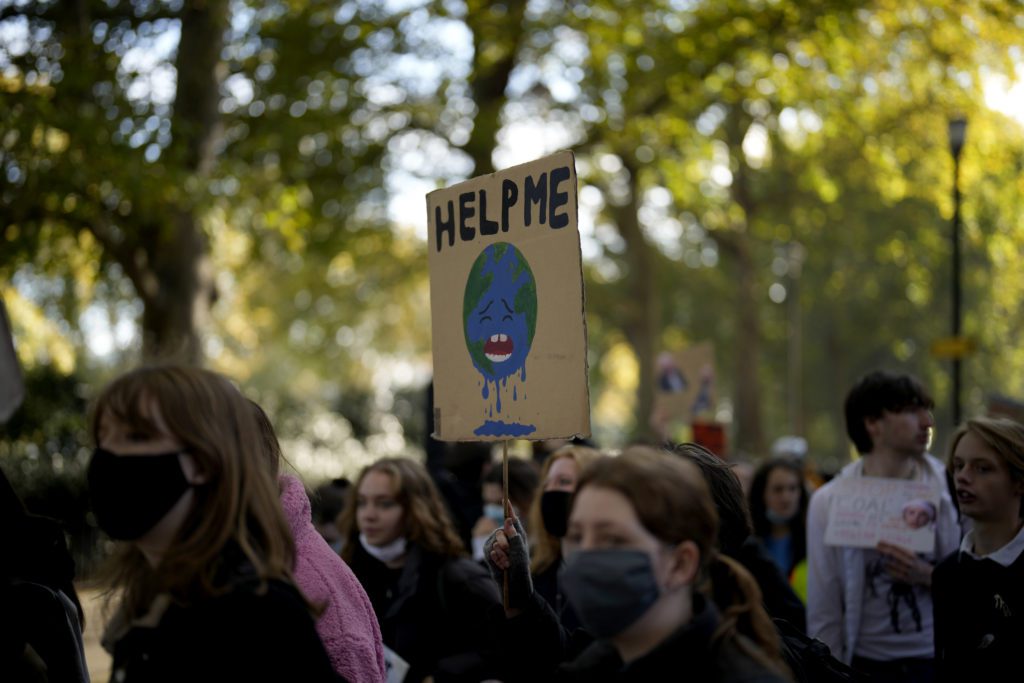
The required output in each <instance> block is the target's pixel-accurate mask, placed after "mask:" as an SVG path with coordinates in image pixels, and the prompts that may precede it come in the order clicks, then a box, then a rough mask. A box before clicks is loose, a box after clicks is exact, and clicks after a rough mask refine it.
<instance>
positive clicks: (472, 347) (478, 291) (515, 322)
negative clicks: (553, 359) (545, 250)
mask: <svg viewBox="0 0 1024 683" xmlns="http://www.w3.org/2000/svg"><path fill="white" fill-rule="evenodd" d="M462 316H463V329H464V331H465V336H466V347H467V349H468V350H469V355H470V357H471V358H472V360H473V365H474V366H475V367H476V369H477V370H479V371H480V373H481V374H482V375H483V376H484V378H486V379H487V380H489V381H497V380H500V379H502V378H504V377H508V376H509V375H511V374H512V373H514V372H516V371H522V372H523V374H524V375H525V366H526V356H527V354H529V352H530V345H531V344H532V343H533V334H534V332H535V330H536V327H537V284H536V282H535V280H534V278H533V272H532V271H531V270H530V265H529V264H528V263H527V262H526V259H525V258H523V255H522V253H521V252H520V251H519V250H518V249H516V248H515V247H514V246H512V245H511V244H508V243H506V242H497V243H495V244H492V245H490V246H488V247H487V248H485V249H484V250H483V251H482V252H480V255H479V256H478V257H477V259H476V261H475V262H474V263H473V268H472V269H471V270H470V273H469V278H468V279H467V280H466V292H465V296H464V298H463V304H462Z"/></svg>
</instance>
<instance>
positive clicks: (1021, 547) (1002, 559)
mask: <svg viewBox="0 0 1024 683" xmlns="http://www.w3.org/2000/svg"><path fill="white" fill-rule="evenodd" d="M960 552H962V553H966V554H967V555H969V556H970V557H973V558H974V559H976V560H981V559H989V560H992V561H993V562H997V563H999V564H1001V565H1002V566H1004V567H1009V566H1010V565H1011V564H1013V563H1014V562H1016V561H1017V558H1018V557H1020V554H1021V553H1022V552H1024V526H1022V527H1021V528H1020V531H1018V532H1017V535H1016V536H1014V537H1013V540H1012V541H1010V542H1009V543H1007V544H1006V545H1004V546H1003V547H1002V548H1000V549H999V550H997V551H995V552H993V553H989V554H988V555H977V554H975V552H974V530H973V529H972V530H970V531H968V532H967V535H966V536H964V540H963V541H961V542H960Z"/></svg>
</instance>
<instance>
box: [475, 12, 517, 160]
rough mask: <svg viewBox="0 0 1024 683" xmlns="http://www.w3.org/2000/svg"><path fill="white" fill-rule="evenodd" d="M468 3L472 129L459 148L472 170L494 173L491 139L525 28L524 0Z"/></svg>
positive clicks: (496, 132) (498, 124) (499, 117)
mask: <svg viewBox="0 0 1024 683" xmlns="http://www.w3.org/2000/svg"><path fill="white" fill-rule="evenodd" d="M484 4H485V6H483V7H478V8H474V7H473V6H472V5H471V6H470V8H469V12H468V13H467V15H466V19H465V21H466V24H467V25H468V26H469V29H470V31H472V33H473V70H472V72H471V74H470V77H469V87H470V91H471V92H472V93H473V102H474V103H475V104H476V116H475V117H474V118H473V131H472V132H471V133H470V135H469V140H468V141H467V142H466V144H465V145H464V146H463V148H462V149H463V151H465V152H466V154H468V155H469V156H470V157H471V158H472V159H473V174H474V175H483V174H486V173H494V170H495V169H494V160H493V158H492V154H493V152H494V147H495V141H496V139H497V135H498V131H499V130H500V129H501V111H502V109H504V107H505V102H506V101H507V98H506V97H505V89H506V88H507V87H508V79H509V76H510V75H511V73H512V69H513V68H514V67H515V65H516V56H517V55H518V53H519V47H520V45H521V44H522V40H523V37H524V35H525V30H524V26H523V17H524V14H525V12H526V3H525V2H510V3H509V2H488V3H484ZM498 7H500V8H502V9H501V11H496V8H498Z"/></svg>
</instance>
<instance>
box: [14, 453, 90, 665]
mask: <svg viewBox="0 0 1024 683" xmlns="http://www.w3.org/2000/svg"><path fill="white" fill-rule="evenodd" d="M0 548H3V550H2V551H0V679H3V680H8V679H9V680H12V681H22V680H33V681H34V680H40V681H51V682H54V681H61V682H68V683H81V682H84V681H87V680H89V675H88V671H87V667H86V662H85V652H84V650H83V643H82V627H81V626H82V625H81V616H82V610H81V605H80V604H79V602H78V596H77V595H76V593H75V588H74V584H73V583H72V581H73V579H74V577H75V565H74V562H73V561H72V559H71V555H70V554H69V553H68V550H67V545H66V544H65V541H64V531H63V529H62V528H61V526H60V525H59V524H58V523H57V522H56V521H54V520H52V519H48V518H45V517H38V516H36V515H30V514H28V513H27V512H26V511H25V508H24V507H23V506H22V504H21V500H20V499H19V498H18V496H17V494H16V493H15V492H14V488H13V487H12V486H11V485H10V482H9V481H8V480H7V477H6V476H5V475H4V474H3V472H2V471H0Z"/></svg>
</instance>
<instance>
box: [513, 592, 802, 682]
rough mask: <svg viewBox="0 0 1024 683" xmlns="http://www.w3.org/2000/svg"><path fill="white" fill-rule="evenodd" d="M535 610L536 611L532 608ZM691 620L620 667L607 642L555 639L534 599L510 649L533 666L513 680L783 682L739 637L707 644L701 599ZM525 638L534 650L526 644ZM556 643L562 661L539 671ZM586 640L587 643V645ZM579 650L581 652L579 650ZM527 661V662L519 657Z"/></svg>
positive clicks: (547, 615) (707, 610)
mask: <svg viewBox="0 0 1024 683" xmlns="http://www.w3.org/2000/svg"><path fill="white" fill-rule="evenodd" d="M538 608H539V609H538ZM693 610H694V613H693V618H692V619H691V621H690V622H689V623H688V624H686V625H684V626H682V627H681V628H680V629H679V630H677V631H676V632H675V633H673V634H672V635H671V636H669V637H668V638H667V639H666V640H665V641H664V642H662V643H660V644H659V645H658V646H657V647H655V648H654V649H653V650H651V651H650V652H649V653H647V654H646V655H644V656H643V657H641V658H639V659H637V660H634V661H632V662H630V663H628V664H625V663H623V661H622V659H621V658H620V657H619V654H618V652H617V651H616V650H615V648H614V647H612V646H611V644H610V643H608V642H605V641H593V640H590V639H589V637H588V636H586V635H585V633H583V632H580V631H576V632H574V633H572V634H569V633H566V632H564V631H563V632H562V634H561V639H560V641H558V635H557V631H558V628H557V624H555V623H552V622H553V620H554V613H553V612H552V611H551V610H550V608H548V607H547V606H546V603H543V601H542V600H541V601H534V603H533V604H531V606H530V607H529V608H528V609H527V610H526V612H525V613H524V614H523V615H521V616H520V617H517V618H516V619H514V620H513V621H516V620H518V619H521V618H523V617H525V620H523V621H520V623H519V624H518V627H519V629H520V630H518V631H517V633H518V635H519V639H517V640H518V642H516V644H515V646H514V647H516V648H520V649H519V651H520V652H530V655H531V656H530V657H529V658H528V659H529V660H531V661H533V662H536V666H535V668H534V670H533V671H532V672H527V671H526V670H525V667H524V668H523V669H520V671H518V672H517V673H518V678H519V680H541V681H557V682H558V683H629V682H632V681H637V682H639V681H644V682H645V683H646V682H647V681H663V680H670V679H678V680H684V679H685V680H688V681H695V682H696V681H700V682H701V683H741V682H742V683H784V682H785V681H786V678H785V677H783V676H782V675H780V674H779V673H777V672H776V671H774V670H773V669H772V668H771V667H769V666H768V665H766V664H763V663H762V662H760V661H758V660H757V659H756V658H755V657H753V656H752V655H751V654H750V653H749V652H750V650H756V647H755V646H754V645H753V644H752V643H750V641H748V640H746V639H745V638H743V637H742V636H738V637H737V638H734V639H720V640H717V641H716V640H713V639H712V636H713V635H714V632H715V629H716V628H717V627H718V624H719V614H718V610H717V609H716V608H715V606H714V604H713V603H712V602H711V601H709V600H706V599H705V598H704V597H703V596H702V595H700V594H699V593H698V594H695V595H694V597H693ZM523 638H529V639H530V640H532V641H533V643H534V644H536V645H541V643H542V642H543V645H542V646H541V647H539V648H534V647H531V646H530V643H529V640H523ZM556 641H558V642H560V645H561V647H562V652H561V656H562V658H563V660H564V661H562V663H560V664H557V666H556V668H555V669H554V670H553V671H550V670H549V671H544V670H543V669H541V668H540V667H544V666H548V665H550V664H551V663H552V657H553V656H557V654H556V649H555V648H553V647H552V644H553V643H554V642H556ZM588 641H589V642H588ZM581 646H582V649H580V648H581ZM524 659H527V658H524Z"/></svg>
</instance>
